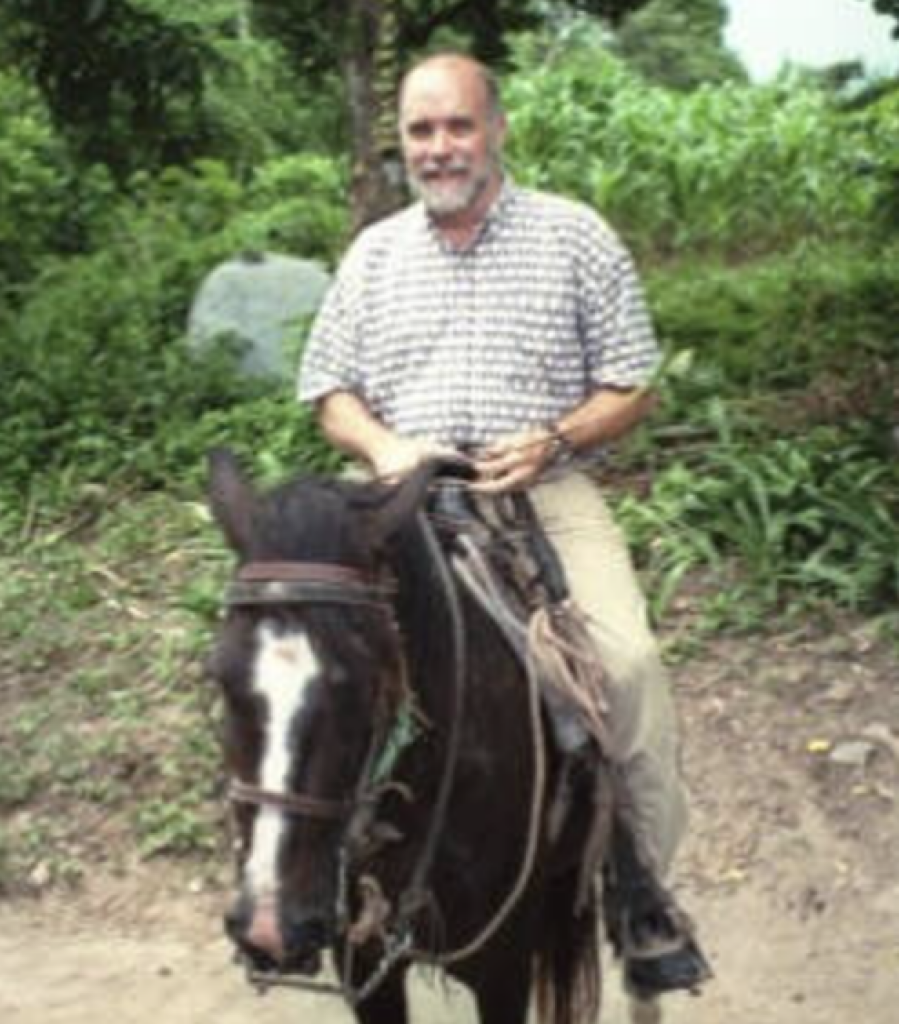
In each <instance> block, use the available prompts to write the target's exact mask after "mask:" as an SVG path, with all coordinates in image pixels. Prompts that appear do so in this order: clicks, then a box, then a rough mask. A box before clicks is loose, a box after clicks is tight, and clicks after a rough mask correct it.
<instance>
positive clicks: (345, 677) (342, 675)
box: [325, 665, 351, 686]
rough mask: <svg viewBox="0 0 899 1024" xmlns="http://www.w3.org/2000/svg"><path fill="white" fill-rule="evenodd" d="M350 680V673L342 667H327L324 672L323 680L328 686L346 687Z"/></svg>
mask: <svg viewBox="0 0 899 1024" xmlns="http://www.w3.org/2000/svg"><path fill="white" fill-rule="evenodd" d="M350 678H351V677H350V673H349V672H348V671H347V670H346V669H345V668H344V666H343V665H329V666H328V668H327V671H326V672H325V679H326V680H327V682H328V684H329V685H330V686H347V685H348V684H349V682H350Z"/></svg>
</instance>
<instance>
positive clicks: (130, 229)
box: [0, 158, 343, 493]
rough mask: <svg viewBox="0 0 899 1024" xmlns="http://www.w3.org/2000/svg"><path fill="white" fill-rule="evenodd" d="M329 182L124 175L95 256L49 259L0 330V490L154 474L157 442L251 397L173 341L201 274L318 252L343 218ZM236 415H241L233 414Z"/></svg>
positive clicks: (219, 169)
mask: <svg viewBox="0 0 899 1024" xmlns="http://www.w3.org/2000/svg"><path fill="white" fill-rule="evenodd" d="M338 182H339V174H338V172H337V171H335V170H334V168H333V167H332V166H331V165H329V164H328V163H327V162H326V161H324V160H322V159H318V160H316V159H314V158H303V159H295V160H289V161H278V162H276V163H274V164H273V165H271V166H270V167H266V168H264V169H263V170H262V171H261V172H260V174H259V176H258V178H257V180H256V181H254V182H253V183H251V184H250V185H249V186H247V187H246V188H245V187H243V186H241V185H240V184H239V183H238V182H236V181H235V180H234V179H233V177H232V176H231V175H230V174H229V173H228V171H227V169H226V168H225V167H224V166H223V165H221V164H217V163H213V162H201V163H199V164H198V165H196V166H195V167H193V168H191V169H189V170H187V171H177V170H170V171H167V172H166V173H164V174H163V175H161V176H159V177H158V178H155V179H151V178H145V179H136V180H135V181H134V182H133V183H132V187H133V195H132V197H130V198H128V199H126V200H123V201H122V202H121V203H120V204H119V206H118V207H117V209H116V211H115V214H114V215H111V216H109V217H108V219H107V220H106V223H105V224H104V226H103V228H102V231H100V232H98V236H97V241H98V243H99V247H98V249H97V250H96V251H95V252H92V253H90V254H86V255H83V256H79V257H76V258H71V259H68V260H56V261H54V262H49V263H47V265H46V269H45V270H44V273H43V274H42V275H41V277H40V278H39V279H38V280H37V281H35V282H34V283H33V284H32V285H31V286H30V288H29V289H28V291H27V293H25V295H24V301H23V304H22V308H21V311H20V312H19V313H18V315H17V316H16V317H13V316H12V315H8V316H7V318H6V320H5V322H4V323H3V324H2V327H3V330H2V334H0V359H2V361H3V364H4V367H5V370H6V372H8V373H9V379H10V380H11V385H10V386H9V387H7V388H6V389H4V391H3V393H2V394H0V416H2V418H3V420H4V424H5V429H4V432H3V435H2V436H0V462H2V463H3V465H4V480H3V485H4V486H5V487H7V488H15V489H17V490H18V491H19V493H22V491H24V490H25V489H26V488H27V487H28V486H30V481H31V479H32V477H33V476H34V474H37V473H53V472H56V471H58V470H60V469H61V468H62V467H68V469H69V472H72V473H74V474H75V475H77V476H79V477H80V478H81V479H84V480H92V479H99V480H104V479H106V478H107V477H108V476H109V475H110V474H115V473H119V472H134V471H136V470H137V471H139V472H140V473H141V474H142V475H143V476H145V477H149V478H151V479H152V478H158V477H159V476H161V475H166V476H170V475H171V474H173V472H174V467H173V465H172V462H171V459H170V458H169V457H168V456H167V457H166V459H165V461H164V463H163V464H160V465H159V466H158V467H156V469H155V470H154V468H153V466H152V458H151V456H150V453H151V452H152V451H153V449H154V446H155V445H156V443H157V440H158V439H162V440H163V444H162V447H163V448H165V446H166V445H169V446H170V447H171V445H172V442H171V437H172V436H173V434H172V432H173V430H174V429H176V427H175V426H174V425H177V429H181V428H182V427H183V428H186V429H187V431H188V433H190V432H192V431H193V429H194V426H195V425H196V423H197V422H198V421H200V422H201V421H202V417H203V415H204V414H206V413H217V414H223V413H224V412H225V411H227V410H229V409H232V408H237V407H238V406H239V404H240V403H241V402H243V401H245V400H248V399H253V398H254V396H256V395H257V394H258V393H259V391H260V387H261V385H259V384H254V383H247V382H245V381H242V380H241V379H240V378H239V377H238V376H237V375H236V373H235V372H234V365H235V359H234V353H228V352H227V351H224V350H223V351H221V352H219V353H217V354H214V355H213V356H211V357H210V358H206V359H203V360H200V359H198V358H197V357H195V356H193V355H191V353H190V352H188V351H187V349H186V346H184V345H183V344H182V336H183V332H184V329H185V324H186V321H187V312H188V309H189V305H190V302H191V299H192V296H193V294H194V292H195V290H196V288H197V286H198V285H199V283H200V281H201V280H202V278H203V277H204V276H205V275H206V273H207V272H208V271H209V270H210V269H211V268H212V267H213V266H215V265H216V264H217V263H219V262H220V261H221V260H223V259H225V258H227V257H230V256H232V255H234V253H235V252H236V251H239V250H241V249H245V248H252V247H259V248H269V247H271V246H279V247H280V244H281V243H282V242H284V243H286V242H288V240H289V242H290V243H291V244H293V245H295V246H296V247H297V248H298V249H299V250H300V251H301V252H305V253H311V254H312V255H318V256H321V257H322V258H326V257H328V256H330V255H331V254H332V253H333V251H334V249H335V248H336V247H337V246H338V245H339V244H340V240H341V230H340V225H341V224H342V223H343V221H342V214H341V212H340V208H339V206H338V205H337V196H338V195H339V187H338ZM237 415H238V416H239V415H240V413H239V412H238V413H237Z"/></svg>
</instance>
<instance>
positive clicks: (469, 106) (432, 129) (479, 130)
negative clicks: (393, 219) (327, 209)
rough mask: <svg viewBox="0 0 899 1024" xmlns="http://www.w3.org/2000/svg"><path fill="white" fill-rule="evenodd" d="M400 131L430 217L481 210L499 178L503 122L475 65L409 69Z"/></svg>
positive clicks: (415, 184) (416, 189)
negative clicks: (491, 109)
mask: <svg viewBox="0 0 899 1024" xmlns="http://www.w3.org/2000/svg"><path fill="white" fill-rule="evenodd" d="M400 132H401V138H402V145H403V156H404V158H405V161H406V171H407V173H408V175H409V181H410V183H411V185H412V188H413V190H414V192H415V193H416V194H417V195H418V196H419V198H420V199H422V201H423V202H424V204H425V206H426V207H427V209H428V210H429V211H430V213H431V214H432V215H433V216H434V217H436V218H437V219H438V220H439V219H441V218H443V219H447V218H453V217H456V216H458V215H459V214H467V213H475V212H483V210H482V205H486V202H487V199H486V197H489V198H491V199H492V189H493V188H496V187H498V183H499V180H500V163H499V158H500V151H501V148H502V143H503V138H504V135H505V124H504V122H503V119H502V117H501V116H498V115H491V113H490V110H489V105H488V100H487V93H486V89H485V87H484V83H483V81H482V80H481V77H480V75H479V74H478V72H477V70H476V69H475V68H474V67H472V66H470V65H468V64H466V63H464V62H445V63H444V62H438V63H434V64H430V65H425V66H424V67H421V68H419V69H418V70H417V71H415V72H413V73H412V76H411V77H410V78H409V79H408V81H407V82H406V85H405V88H404V90H403V95H402V99H401V106H400Z"/></svg>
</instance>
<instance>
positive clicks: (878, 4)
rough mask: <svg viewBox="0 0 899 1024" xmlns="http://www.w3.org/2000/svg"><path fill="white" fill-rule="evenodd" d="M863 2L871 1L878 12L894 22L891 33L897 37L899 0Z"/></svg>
mask: <svg viewBox="0 0 899 1024" xmlns="http://www.w3.org/2000/svg"><path fill="white" fill-rule="evenodd" d="M865 2H866V3H869V4H871V3H873V5H874V9H875V10H876V11H877V12H878V13H879V14H883V15H885V16H886V17H887V18H892V19H893V21H894V22H895V24H894V25H893V35H894V36H895V37H896V38H897V39H899V0H865Z"/></svg>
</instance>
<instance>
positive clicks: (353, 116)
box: [344, 0, 407, 234]
mask: <svg viewBox="0 0 899 1024" xmlns="http://www.w3.org/2000/svg"><path fill="white" fill-rule="evenodd" d="M344 2H345V5H346V6H345V12H346V24H347V28H348V33H347V35H348V46H347V50H346V52H345V55H344V78H345V81H346V85H347V96H348V98H349V108H350V133H351V139H352V149H353V165H352V183H351V186H350V187H351V201H352V210H353V232H354V234H355V233H356V232H358V231H360V230H361V229H362V228H363V227H365V226H366V225H367V224H371V223H372V222H373V221H375V220H379V219H380V218H381V217H384V216H386V215H387V214H389V213H393V212H394V211H395V210H398V209H399V208H400V207H401V206H402V205H403V204H404V203H405V202H406V198H407V193H406V187H405V180H404V176H403V168H402V160H401V157H400V150H399V137H398V131H397V116H396V93H397V89H398V87H399V79H400V69H399V65H400V58H399V52H398V45H397V44H398V36H399V31H398V30H399V7H400V0H344Z"/></svg>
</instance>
